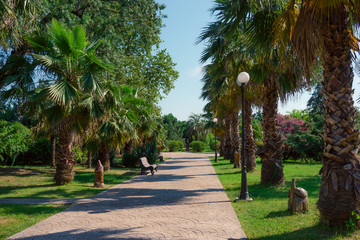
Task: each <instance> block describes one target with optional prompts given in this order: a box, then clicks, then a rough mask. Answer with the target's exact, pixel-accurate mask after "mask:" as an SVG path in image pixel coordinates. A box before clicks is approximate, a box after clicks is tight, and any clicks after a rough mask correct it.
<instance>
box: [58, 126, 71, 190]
mask: <svg viewBox="0 0 360 240" xmlns="http://www.w3.org/2000/svg"><path fill="white" fill-rule="evenodd" d="M74 135H75V132H74V130H71V129H70V124H69V122H68V121H66V120H65V121H64V122H63V123H62V126H61V127H60V129H59V133H58V137H59V144H58V147H57V149H56V155H55V159H56V173H55V177H54V179H55V182H56V185H64V184H67V183H71V182H72V181H73V180H74V175H75V173H74V170H73V167H74V165H75V161H74V155H75V153H73V152H72V145H73V140H74Z"/></svg>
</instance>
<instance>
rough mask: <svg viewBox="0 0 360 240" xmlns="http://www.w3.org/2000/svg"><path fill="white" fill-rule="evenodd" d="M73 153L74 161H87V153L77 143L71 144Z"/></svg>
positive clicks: (80, 162)
mask: <svg viewBox="0 0 360 240" xmlns="http://www.w3.org/2000/svg"><path fill="white" fill-rule="evenodd" d="M72 150H73V153H75V156H74V160H75V161H76V163H79V164H82V163H85V162H86V161H87V153H86V151H83V150H82V149H81V147H80V146H79V145H76V146H73V149H72Z"/></svg>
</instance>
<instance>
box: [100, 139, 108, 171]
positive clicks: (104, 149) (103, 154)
mask: <svg viewBox="0 0 360 240" xmlns="http://www.w3.org/2000/svg"><path fill="white" fill-rule="evenodd" d="M99 159H100V161H101V164H102V165H103V166H104V171H107V170H110V148H109V146H108V145H106V144H105V143H101V144H100V149H99Z"/></svg>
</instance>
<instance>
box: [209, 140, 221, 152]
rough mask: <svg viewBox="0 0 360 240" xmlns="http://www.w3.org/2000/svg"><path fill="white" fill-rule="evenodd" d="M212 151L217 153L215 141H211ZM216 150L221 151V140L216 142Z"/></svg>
mask: <svg viewBox="0 0 360 240" xmlns="http://www.w3.org/2000/svg"><path fill="white" fill-rule="evenodd" d="M210 149H211V150H213V151H215V140H214V139H213V140H211V141H210ZM216 149H217V150H218V151H219V149H220V141H219V140H216Z"/></svg>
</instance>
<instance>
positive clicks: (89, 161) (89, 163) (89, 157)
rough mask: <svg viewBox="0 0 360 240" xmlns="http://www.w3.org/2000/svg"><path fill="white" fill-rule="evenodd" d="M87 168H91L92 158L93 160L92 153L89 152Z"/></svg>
mask: <svg viewBox="0 0 360 240" xmlns="http://www.w3.org/2000/svg"><path fill="white" fill-rule="evenodd" d="M87 159H88V161H87V168H91V163H92V158H91V152H90V151H89V150H88V152H87Z"/></svg>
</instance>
